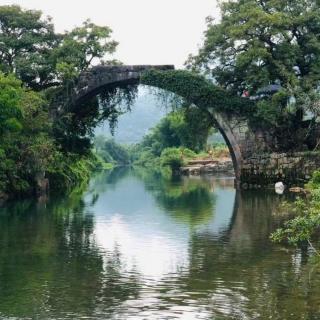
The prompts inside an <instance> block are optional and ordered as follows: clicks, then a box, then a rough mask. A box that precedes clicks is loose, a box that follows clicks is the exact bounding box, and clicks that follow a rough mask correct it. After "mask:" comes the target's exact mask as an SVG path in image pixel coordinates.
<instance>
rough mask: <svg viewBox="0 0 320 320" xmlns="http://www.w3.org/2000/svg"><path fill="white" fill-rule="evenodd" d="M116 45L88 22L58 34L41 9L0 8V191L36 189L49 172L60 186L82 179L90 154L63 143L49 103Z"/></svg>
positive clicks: (90, 165)
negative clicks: (72, 148)
mask: <svg viewBox="0 0 320 320" xmlns="http://www.w3.org/2000/svg"><path fill="white" fill-rule="evenodd" d="M116 45H117V43H116V42H115V41H113V40H112V39H111V30H110V29H109V28H108V27H100V26H96V25H94V24H93V23H91V22H90V21H86V22H84V24H83V25H82V26H81V27H78V28H75V29H74V30H72V31H70V32H65V33H63V34H57V33H55V32H54V27H53V25H52V23H51V20H50V19H49V18H45V19H44V18H42V13H41V12H40V11H35V10H23V9H22V8H20V7H19V6H1V7H0V108H1V113H0V137H1V139H0V158H1V164H0V197H3V196H4V194H7V195H9V196H13V195H20V194H21V195H22V194H26V193H34V192H35V191H37V189H38V188H40V187H41V184H43V183H45V181H46V180H45V179H48V178H49V180H50V183H51V188H52V189H53V188H56V189H60V190H61V188H62V189H63V188H68V187H71V186H73V185H75V184H76V183H78V182H80V181H83V180H86V179H88V177H89V173H90V170H91V169H92V168H93V166H94V163H95V158H94V156H93V155H92V153H91V151H90V149H89V148H87V149H85V152H82V153H80V152H77V150H76V148H74V150H71V149H69V148H66V144H64V143H63V139H61V130H60V132H59V130H58V129H57V127H58V126H57V123H56V122H55V121H54V117H53V116H52V114H51V110H49V105H50V102H51V101H52V99H53V98H54V97H55V93H57V90H58V89H59V90H58V92H61V90H62V91H63V92H66V91H68V90H69V89H70V87H71V84H72V82H73V81H74V79H75V77H76V76H78V75H79V73H80V72H82V71H84V70H86V69H87V68H89V67H90V66H91V64H92V63H93V62H94V61H95V60H100V62H101V63H108V60H106V59H105V57H106V54H112V53H113V52H114V50H115V48H116ZM63 117H64V118H68V114H64V115H63ZM80 142H81V141H80ZM84 142H86V143H87V141H84ZM87 145H88V146H90V144H88V143H87ZM80 147H82V146H80ZM80 147H79V149H82V150H84V149H83V148H80Z"/></svg>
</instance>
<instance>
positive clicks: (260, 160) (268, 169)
mask: <svg viewBox="0 0 320 320" xmlns="http://www.w3.org/2000/svg"><path fill="white" fill-rule="evenodd" d="M150 70H157V71H161V72H163V73H164V74H165V73H166V72H172V70H174V67H173V66H171V65H163V66H148V65H140V66H139V65H137V66H96V67H93V68H92V69H90V70H88V71H86V72H84V73H82V74H81V75H80V78H79V80H78V82H77V85H76V87H75V89H74V91H73V94H72V97H71V105H72V106H73V109H72V110H74V111H73V112H76V110H77V108H78V107H79V106H81V105H82V104H83V103H85V102H86V101H87V100H89V99H91V98H93V97H94V96H96V95H97V94H99V93H100V92H101V91H102V90H106V89H108V88H111V87H112V88H114V87H117V86H121V87H123V86H125V85H132V84H145V85H151V86H153V85H154V84H153V83H152V81H151V82H150V81H146V80H145V79H144V77H143V74H144V73H145V72H148V71H150ZM185 72H186V71H185ZM203 81H204V82H205V81H206V80H205V79H203ZM206 82H208V81H206ZM178 84H179V81H178ZM156 86H157V87H159V88H161V89H166V90H168V89H169V90H170V91H172V92H173V93H175V94H178V95H179V96H181V97H182V98H185V99H186V101H187V102H188V103H190V104H195V105H197V106H199V107H202V108H204V109H206V110H207V111H208V112H209V113H210V115H211V116H212V121H213V125H214V126H215V127H216V128H217V129H218V130H219V131H220V133H221V134H222V136H223V137H224V139H225V141H226V143H227V145H228V147H229V151H230V154H231V157H232V161H233V165H234V170H235V176H236V185H237V186H242V187H244V188H260V187H261V186H262V185H267V184H273V183H274V182H276V181H279V179H280V180H282V181H285V182H286V183H288V184H292V183H296V182H297V181H300V182H303V181H305V180H307V179H309V177H310V175H311V173H312V171H314V170H315V169H316V168H317V167H319V165H320V161H318V156H312V155H311V156H310V155H309V156H308V157H307V158H306V157H305V156H304V154H302V153H290V154H288V153H279V152H273V150H272V147H270V145H272V141H271V140H272V137H270V136H269V135H268V132H264V131H263V130H262V129H259V128H257V127H255V128H252V127H251V126H250V123H249V121H248V119H247V117H246V116H243V115H239V114H238V113H236V112H234V113H232V112H231V113H230V112H224V111H223V108H212V107H210V106H205V105H204V103H203V99H202V97H201V92H199V93H197V89H198V88H196V87H195V88H192V89H191V90H192V91H194V94H193V97H195V98H194V99H193V98H190V95H189V92H184V91H183V90H179V86H177V87H175V89H174V90H172V88H168V87H166V85H165V84H164V85H158V84H157V85H156ZM212 86H213V85H212ZM212 99H215V103H214V104H215V105H223V104H224V103H226V101H225V100H224V99H223V97H222V96H221V92H219V91H217V93H216V95H215V96H214V97H212ZM240 100H241V103H242V104H243V103H250V100H247V99H245V98H236V100H233V102H232V103H235V104H237V103H240ZM207 101H208V100H207ZM200 104H202V105H201V106H200ZM221 110H222V111H221Z"/></svg>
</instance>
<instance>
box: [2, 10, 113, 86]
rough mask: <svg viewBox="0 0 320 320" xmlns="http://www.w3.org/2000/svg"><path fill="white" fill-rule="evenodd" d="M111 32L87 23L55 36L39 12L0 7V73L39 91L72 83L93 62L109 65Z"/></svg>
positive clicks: (105, 28)
mask: <svg viewBox="0 0 320 320" xmlns="http://www.w3.org/2000/svg"><path fill="white" fill-rule="evenodd" d="M111 33H112V30H111V29H110V28H109V27H106V26H97V25H95V24H94V23H92V22H91V21H90V20H87V21H85V22H84V23H83V25H82V26H80V27H77V28H75V29H73V30H71V31H70V32H64V33H62V34H57V33H55V31H54V27H53V24H52V23H51V18H50V17H46V18H43V17H42V12H41V11H38V10H24V9H22V8H21V7H20V6H17V5H13V6H0V70H1V71H2V72H4V73H6V74H9V73H15V74H16V76H17V77H18V78H19V79H20V80H22V81H23V83H24V84H26V85H27V86H29V87H31V88H33V89H36V90H41V89H45V88H48V87H52V86H57V85H60V84H61V83H63V82H65V81H70V80H73V79H74V78H75V77H77V76H78V75H79V73H80V72H81V71H84V70H86V69H87V68H88V67H90V66H91V65H92V63H94V62H95V61H97V60H98V61H100V63H108V60H107V59H106V55H107V54H112V53H114V51H115V49H116V47H117V42H115V41H113V40H111Z"/></svg>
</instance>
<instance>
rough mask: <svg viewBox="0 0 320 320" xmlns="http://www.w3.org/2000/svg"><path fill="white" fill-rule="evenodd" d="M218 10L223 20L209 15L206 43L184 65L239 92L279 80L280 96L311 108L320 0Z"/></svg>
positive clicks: (318, 63) (246, 2)
mask: <svg viewBox="0 0 320 320" xmlns="http://www.w3.org/2000/svg"><path fill="white" fill-rule="evenodd" d="M220 9H221V15H222V16H221V21H219V22H215V21H214V20H213V19H211V18H209V19H208V26H207V30H206V32H205V42H204V45H203V46H202V48H201V49H200V51H199V53H198V55H196V56H193V57H190V59H189V60H188V62H187V64H188V66H189V67H190V68H194V69H197V70H202V71H205V72H206V73H208V74H209V75H210V76H211V77H213V79H214V80H215V81H216V82H217V83H218V84H219V85H221V86H223V87H224V88H227V89H229V90H231V91H233V92H234V93H236V94H238V95H241V94H242V93H243V92H244V91H247V90H248V91H249V92H250V94H256V92H257V90H259V88H261V87H263V86H266V85H268V84H274V83H278V84H280V85H281V87H282V90H281V93H280V95H281V98H283V96H285V97H286V98H288V97H295V100H296V102H297V105H298V106H299V107H301V106H303V107H305V108H306V109H312V110H313V111H314V110H315V108H317V107H318V101H319V95H318V91H317V90H318V86H319V80H320V5H319V1H318V0H294V1H291V0H274V1H269V0H237V1H231V0H228V1H223V2H221V4H220ZM280 100H281V101H283V99H280ZM285 101H287V99H285ZM286 105H287V104H285V106H286ZM278 106H279V104H278ZM281 107H283V104H282V105H280V109H283V108H281Z"/></svg>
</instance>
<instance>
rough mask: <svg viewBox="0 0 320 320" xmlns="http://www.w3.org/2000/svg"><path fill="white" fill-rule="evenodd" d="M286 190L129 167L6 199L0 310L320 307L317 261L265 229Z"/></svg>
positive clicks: (147, 314) (207, 314)
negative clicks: (58, 192)
mask: <svg viewBox="0 0 320 320" xmlns="http://www.w3.org/2000/svg"><path fill="white" fill-rule="evenodd" d="M282 199H283V198H281V197H279V196H277V195H274V194H273V193H268V192H245V193H239V192H238V193H236V192H235V190H234V189H233V181H232V179H215V178H209V177H207V178H178V179H173V180H172V179H166V178H164V177H162V176H161V175H159V173H155V172H151V171H145V170H133V171H132V170H124V169H122V170H116V171H114V172H112V173H111V174H102V175H100V176H97V177H96V178H95V179H94V180H93V181H92V183H91V184H90V187H89V189H88V191H87V192H86V193H85V194H83V193H82V192H81V190H80V191H79V192H74V193H73V194H71V195H68V196H66V197H64V198H61V197H60V198H59V197H55V198H51V199H49V200H48V201H44V202H41V201H40V202H36V201H35V202H33V201H19V202H16V203H12V204H8V205H7V206H6V207H4V208H2V209H0V318H10V317H12V318H16V319H22V318H23V319H27V318H38V319H80V318H84V317H86V318H88V319H165V318H168V319H169V318H170V319H195V318H196V317H197V319H270V318H271V319H319V318H320V313H319V312H320V311H319V310H320V273H319V269H317V268H316V267H312V266H311V265H310V264H309V263H308V253H307V252H304V251H302V250H300V249H288V248H287V249H283V248H281V247H278V246H274V245H272V244H271V243H270V241H269V234H270V232H271V231H272V230H273V229H274V228H275V227H276V226H277V225H278V224H279V222H280V218H278V216H277V214H276V212H277V208H278V205H279V204H280V203H281V201H282ZM312 268H313V271H312V272H311V269H312Z"/></svg>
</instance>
